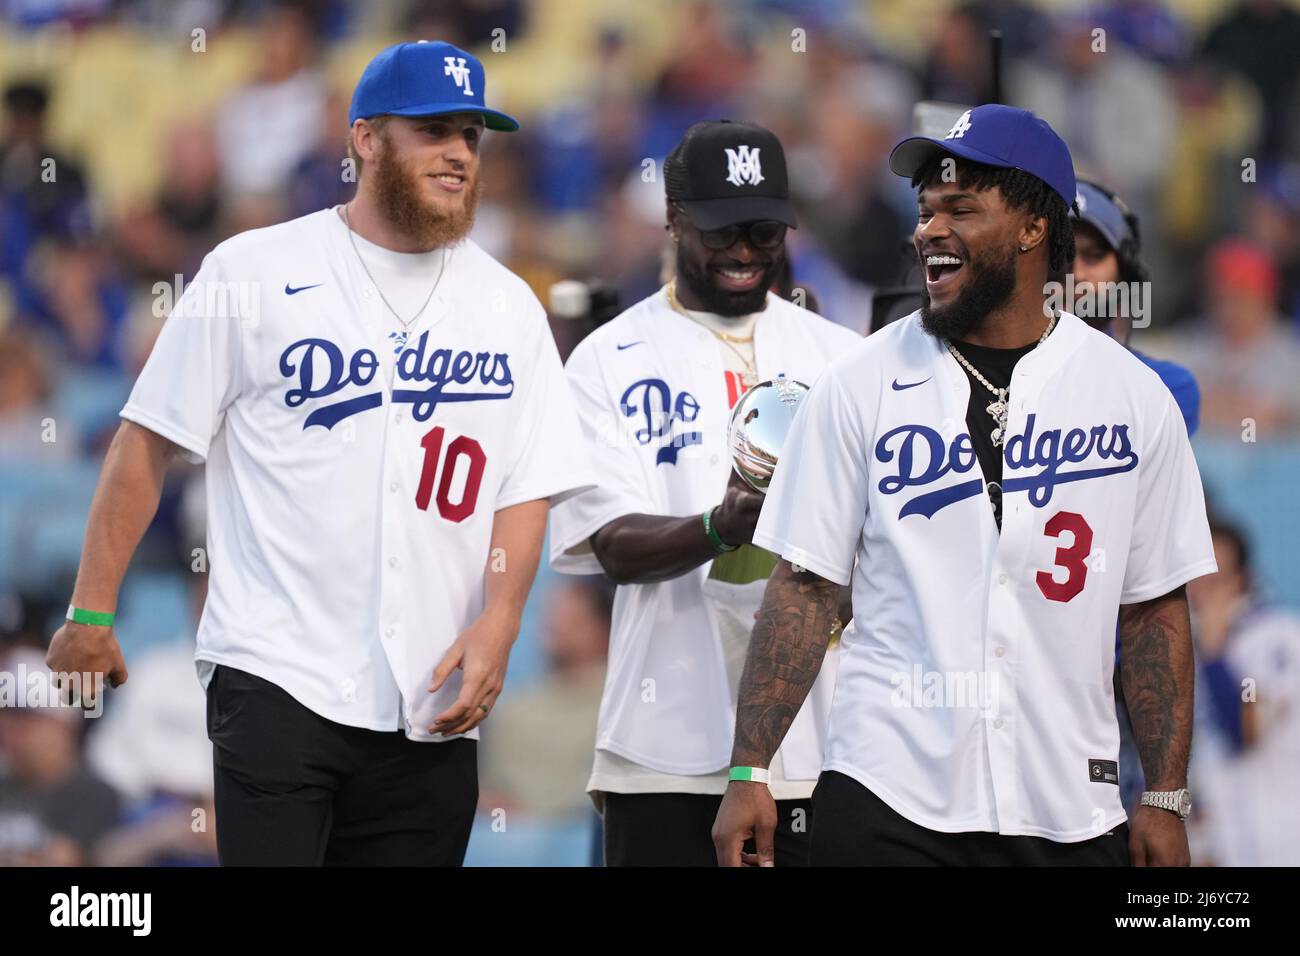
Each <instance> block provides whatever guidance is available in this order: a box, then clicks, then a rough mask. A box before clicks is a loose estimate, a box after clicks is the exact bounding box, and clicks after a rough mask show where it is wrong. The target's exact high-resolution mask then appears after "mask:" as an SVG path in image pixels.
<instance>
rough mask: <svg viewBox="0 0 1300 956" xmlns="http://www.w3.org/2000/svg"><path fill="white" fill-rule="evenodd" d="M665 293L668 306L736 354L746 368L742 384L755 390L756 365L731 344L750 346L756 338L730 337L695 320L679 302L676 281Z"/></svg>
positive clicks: (667, 287)
mask: <svg viewBox="0 0 1300 956" xmlns="http://www.w3.org/2000/svg"><path fill="white" fill-rule="evenodd" d="M664 292H666V293H667V294H668V304H669V305H670V306H672V309H673V311H674V312H676V313H678V314H679V315H682V316H685V317H686V318H688V319H690V320H691V321H692V322H694V323H695V324H696V325H698V326H700V327H701V328H702V329H704V330H705V331H706V332H710V333H712V334H713V337H714V338H716V339H717V340H718V341H719V342H721V343H722V344H723V345H725V346H726V347H727V348H729V349H731V351H732V352H734V353H735V355H736V358H738V359H740V363H741V364H742V365H743V366H745V371H744V372H743V373H741V376H740V381H741V384H743V385H744V386H745V388H753V387H754V386H755V385H757V384H758V371H757V369H755V367H754V363H753V362H751V361H750V360H749V359H747V358H745V353H744V352H742V351H740V349H738V348H736V346H734V345H732V344H731V343H732V342H737V343H740V344H741V345H746V344H749V343H751V342H753V341H754V337H753V336H752V335H751V336H749V337H748V338H744V337H742V336H739V335H728V334H727V333H726V332H719V331H718V330H717V329H711V328H709V327H708V326H707V325H705V324H704V323H703V322H701V321H700V320H699V319H697V318H695V316H693V315H691V314H690V313H689V312H687V311H686V309H685V307H684V306H683V305H682V304H681V302H679V301H678V300H677V280H676V279H672V280H670V281H669V282H668V285H666V286H664Z"/></svg>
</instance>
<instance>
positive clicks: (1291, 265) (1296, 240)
mask: <svg viewBox="0 0 1300 956" xmlns="http://www.w3.org/2000/svg"><path fill="white" fill-rule="evenodd" d="M1297 55H1300V51H1297ZM1242 228H1243V230H1244V231H1245V234H1246V236H1247V237H1248V238H1249V239H1250V241H1251V242H1252V243H1254V244H1255V245H1256V246H1257V247H1258V248H1260V249H1267V250H1268V251H1269V252H1270V253H1271V254H1272V255H1273V257H1274V259H1275V260H1276V262H1277V267H1278V279H1279V283H1280V293H1279V296H1278V303H1279V305H1280V306H1281V308H1282V311H1283V313H1284V314H1285V315H1286V316H1288V317H1289V318H1290V319H1291V320H1292V324H1293V326H1294V325H1295V323H1300V163H1294V162H1293V163H1287V164H1285V165H1283V166H1279V167H1275V168H1273V169H1264V170H1262V171H1261V174H1260V177H1259V184H1258V188H1257V189H1255V188H1252V189H1249V190H1248V191H1247V194H1246V201H1245V209H1244V210H1243V211H1242Z"/></svg>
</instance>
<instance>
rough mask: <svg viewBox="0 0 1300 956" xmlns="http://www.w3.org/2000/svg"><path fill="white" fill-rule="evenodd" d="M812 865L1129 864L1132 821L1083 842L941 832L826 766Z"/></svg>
mask: <svg viewBox="0 0 1300 956" xmlns="http://www.w3.org/2000/svg"><path fill="white" fill-rule="evenodd" d="M813 808H814V811H815V814H816V815H815V817H814V823H813V831H812V854H811V859H812V865H813V866H1128V864H1129V857H1128V824H1127V823H1123V824H1120V825H1119V826H1118V827H1116V828H1115V829H1114V830H1111V831H1110V832H1109V833H1103V834H1102V835H1101V836H1097V837H1094V838H1093V839H1091V840H1084V841H1082V842H1080V843H1057V842H1056V841H1054V840H1048V839H1045V838H1043V837H1031V836H1001V835H999V834H997V833H988V832H982V831H971V832H966V833H940V832H938V831H936V830H930V829H927V828H926V827H923V826H920V825H918V824H916V823H913V822H912V821H911V820H908V819H907V818H906V817H903V816H901V815H899V814H898V813H895V812H894V811H893V810H892V809H890V807H889V805H888V804H886V803H885V802H884V801H883V800H881V799H880V798H879V797H877V796H876V795H875V794H874V793H872V792H871V791H870V790H868V789H867V788H866V787H864V786H863V785H862V784H860V783H858V782H857V781H856V780H854V779H853V778H852V777H849V776H846V775H845V774H842V773H837V772H835V771H834V770H826V771H823V772H822V775H821V777H820V778H819V779H818V780H817V789H816V790H814V791H813Z"/></svg>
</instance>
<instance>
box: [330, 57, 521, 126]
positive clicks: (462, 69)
mask: <svg viewBox="0 0 1300 956" xmlns="http://www.w3.org/2000/svg"><path fill="white" fill-rule="evenodd" d="M484 85H485V84H484V73H483V64H482V63H480V62H479V61H478V60H477V59H476V58H475V57H474V56H472V55H471V54H469V53H466V52H465V51H464V50H462V49H460V48H459V47H454V46H452V45H451V44H450V43H443V42H441V41H436V40H435V41H430V40H421V41H419V42H418V43H399V44H397V45H396V46H390V47H389V48H388V49H386V50H384V51H383V52H382V53H380V54H379V55H378V56H376V57H375V58H374V59H373V60H371V61H370V63H369V64H368V65H367V66H366V69H365V72H363V73H362V74H361V79H360V80H358V81H357V88H356V90H355V91H354V92H353V94H352V108H351V110H349V111H348V125H349V126H350V125H352V124H353V123H355V122H356V121H357V120H359V119H369V118H370V117H372V116H382V115H386V114H393V115H396V116H437V115H439V114H442V113H480V114H482V116H483V123H484V125H485V126H487V128H488V129H495V130H501V131H502V132H507V133H509V132H513V131H515V130H517V129H519V122H518V120H516V119H515V118H514V117H513V116H507V115H506V114H505V113H501V112H498V111H497V110H490V109H488V108H487V107H486V106H484V105H483V87H484Z"/></svg>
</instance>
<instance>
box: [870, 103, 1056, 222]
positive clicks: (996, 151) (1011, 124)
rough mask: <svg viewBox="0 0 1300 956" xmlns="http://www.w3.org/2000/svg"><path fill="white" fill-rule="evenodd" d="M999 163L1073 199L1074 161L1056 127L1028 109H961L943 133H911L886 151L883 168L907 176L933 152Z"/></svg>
mask: <svg viewBox="0 0 1300 956" xmlns="http://www.w3.org/2000/svg"><path fill="white" fill-rule="evenodd" d="M944 153H951V154H952V155H954V156H957V157H958V158H960V159H967V160H970V161H971V162H973V163H984V164H985V165H987V166H1001V167H1002V168H1004V169H1020V170H1023V171H1024V172H1026V173H1028V174H1029V175H1031V176H1034V177H1036V178H1038V179H1041V180H1042V181H1043V182H1045V183H1047V185H1049V186H1051V187H1052V189H1054V190H1055V191H1056V192H1057V193H1058V194H1059V195H1060V197H1061V198H1062V199H1064V200H1065V205H1066V206H1069V205H1070V204H1071V203H1073V202H1074V197H1075V184H1074V161H1073V160H1071V159H1070V150H1069V149H1068V148H1067V147H1066V145H1065V141H1064V140H1062V139H1061V137H1059V136H1057V135H1056V131H1055V130H1053V129H1052V127H1050V126H1048V125H1047V123H1045V122H1044V121H1043V120H1041V119H1039V118H1038V117H1037V116H1035V115H1034V114H1033V113H1030V112H1029V111H1028V110H1018V109H1016V108H1014V107H1011V106H1003V105H1002V104H1001V103H988V104H986V105H984V106H977V107H975V108H974V109H970V110H967V111H966V112H965V113H962V114H961V116H960V117H959V118H958V120H957V122H956V123H953V125H952V129H950V130H948V134H947V135H946V136H944V138H943V139H934V138H932V137H929V136H911V137H908V138H907V139H905V140H903V141H902V142H901V143H899V144H898V145H897V146H895V147H894V151H893V152H892V153H890V154H889V168H890V169H892V170H893V171H894V172H895V173H897V174H898V175H900V176H906V177H907V178H908V179H911V178H912V177H913V176H915V175H916V173H917V170H919V169H920V168H921V167H922V166H924V165H925V164H926V163H927V162H928V161H929V160H930V159H932V158H933V157H934V156H936V155H940V154H944Z"/></svg>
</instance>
